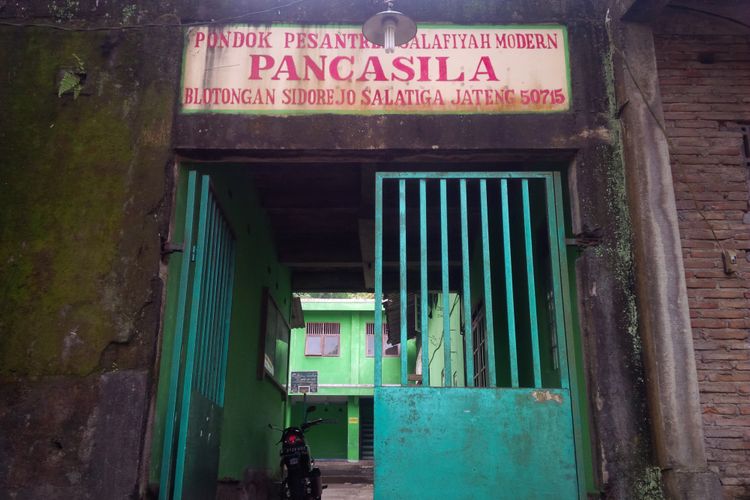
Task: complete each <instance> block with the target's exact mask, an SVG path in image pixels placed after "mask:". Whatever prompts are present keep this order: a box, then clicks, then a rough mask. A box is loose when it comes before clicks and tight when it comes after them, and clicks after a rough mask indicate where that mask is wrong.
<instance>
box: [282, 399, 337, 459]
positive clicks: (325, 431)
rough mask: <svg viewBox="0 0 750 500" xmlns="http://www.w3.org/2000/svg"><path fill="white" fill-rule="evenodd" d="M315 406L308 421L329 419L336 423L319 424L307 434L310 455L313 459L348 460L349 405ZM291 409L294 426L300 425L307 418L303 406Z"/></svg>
mask: <svg viewBox="0 0 750 500" xmlns="http://www.w3.org/2000/svg"><path fill="white" fill-rule="evenodd" d="M314 404H315V406H316V410H315V411H314V412H312V413H310V415H309V416H308V420H313V419H316V418H327V419H332V420H335V422H326V423H323V424H318V425H316V426H315V427H312V428H311V429H310V430H308V431H307V432H306V433H305V440H306V441H307V444H308V445H309V446H310V454H311V455H312V456H313V458H339V459H345V458H347V448H348V446H347V442H348V437H347V433H348V424H347V403H328V404H319V403H314ZM291 407H292V425H300V424H301V423H302V421H303V418H304V416H305V415H304V412H303V405H302V403H294V404H292V405H291Z"/></svg>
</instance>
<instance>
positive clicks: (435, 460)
mask: <svg viewBox="0 0 750 500" xmlns="http://www.w3.org/2000/svg"><path fill="white" fill-rule="evenodd" d="M375 231H376V234H375V303H376V304H379V303H381V302H382V300H383V297H384V296H387V297H391V298H392V297H394V296H397V297H398V301H394V302H393V303H392V305H391V307H392V308H393V307H395V308H400V311H399V312H398V314H396V315H394V314H393V313H392V312H389V314H388V315H387V316H388V318H389V321H390V322H389V325H388V327H389V331H390V332H394V331H396V332H397V337H399V338H398V339H391V342H397V341H400V342H401V344H402V345H407V343H408V342H414V343H416V344H417V347H418V348H417V349H416V352H418V353H420V354H418V357H420V360H419V362H416V360H409V359H407V356H408V355H407V352H408V351H409V349H405V348H402V349H401V381H400V384H398V385H396V386H393V385H384V384H383V383H382V346H381V345H379V344H381V342H382V340H381V339H380V336H378V335H376V336H375V341H376V347H375V353H376V359H375V398H374V405H375V498H376V499H391V498H401V499H423V498H451V499H464V498H465V499H477V498H493V499H496V498H497V499H501V498H508V499H526V498H529V499H532V498H533V499H536V498H556V499H574V498H583V497H584V491H583V484H582V483H583V475H582V474H581V472H580V468H581V463H580V462H581V461H580V460H578V461H576V448H577V436H578V435H579V434H580V431H579V429H578V422H577V421H578V417H577V415H575V412H576V406H575V405H574V401H576V400H577V394H576V387H575V384H574V383H572V382H573V377H572V376H571V375H570V374H571V373H573V370H572V369H571V365H572V359H573V358H572V356H569V354H568V352H569V349H568V348H567V346H572V345H573V343H572V340H571V338H570V335H571V334H572V331H571V330H572V329H571V326H570V323H571V319H570V318H571V315H570V303H569V297H568V296H567V292H566V291H567V289H568V288H567V281H566V275H567V274H566V273H567V268H566V257H565V246H564V229H563V216H562V189H561V182H560V176H559V174H558V173H553V172H533V173H532V172H524V173H511V172H503V173H463V172H462V173H445V172H441V173H421V172H420V173H378V174H377V175H376V215H375ZM384 262H385V263H386V265H385V266H384ZM409 295H412V296H413V297H416V302H417V304H418V305H417V307H415V308H413V310H412V308H410V307H409V305H410V303H411V304H413V303H414V300H411V301H410V300H409V297H408V296H409ZM456 296H459V297H460V300H459V301H455V300H453V298H454V297H456ZM393 304H395V305H393ZM456 304H458V306H457V307H456ZM435 313H437V314H435ZM412 315H415V316H417V317H416V319H414V320H413V319H411V318H410V317H411V316H412ZM456 315H458V316H459V317H460V321H459V322H458V324H460V327H459V328H458V330H460V331H455V330H456V328H454V331H451V324H456V323H455V322H452V319H453V318H454V317H455V316H456ZM394 317H395V318H398V320H397V321H394V320H393V318H394ZM436 321H437V322H438V325H435V324H434V322H436ZM382 322H383V315H382V314H381V313H379V312H378V311H376V314H375V323H376V324H375V331H381V329H382ZM410 323H411V324H412V325H417V326H410ZM431 325H432V327H431ZM435 326H437V328H435ZM410 328H411V329H410ZM436 332H437V333H436ZM435 336H437V337H439V338H435ZM436 346H439V348H438V347H436ZM440 350H442V356H437V357H439V358H441V359H440V360H439V362H438V363H439V364H440V365H441V366H442V367H443V368H442V371H436V370H430V367H431V366H432V364H433V363H436V361H435V358H436V355H437V354H439V353H440ZM411 351H412V352H414V351H415V350H414V349H412V350H411ZM420 363H421V369H420V368H416V369H415V370H414V371H416V372H420V371H421V373H409V370H408V368H409V367H410V366H420ZM458 372H460V373H458ZM430 373H432V374H433V377H430ZM435 373H438V374H441V376H439V377H435V376H434V375H435ZM436 378H437V380H436ZM579 449H580V448H579Z"/></svg>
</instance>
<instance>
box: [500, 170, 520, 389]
mask: <svg viewBox="0 0 750 500" xmlns="http://www.w3.org/2000/svg"><path fill="white" fill-rule="evenodd" d="M500 198H501V204H502V209H503V250H504V251H503V254H504V256H505V305H506V312H507V315H508V353H509V355H510V382H511V386H512V387H518V350H517V348H516V307H515V300H514V298H513V262H512V261H511V257H512V256H511V249H510V214H509V213H508V212H509V210H508V181H507V180H506V179H502V180H501V181H500Z"/></svg>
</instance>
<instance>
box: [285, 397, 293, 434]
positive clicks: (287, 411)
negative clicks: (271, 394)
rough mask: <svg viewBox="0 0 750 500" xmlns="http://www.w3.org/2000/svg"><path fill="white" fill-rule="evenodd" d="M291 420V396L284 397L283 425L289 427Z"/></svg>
mask: <svg viewBox="0 0 750 500" xmlns="http://www.w3.org/2000/svg"><path fill="white" fill-rule="evenodd" d="M291 422H292V398H290V397H288V396H287V398H286V404H285V405H284V427H289V426H290V425H291Z"/></svg>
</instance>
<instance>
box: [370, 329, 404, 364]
mask: <svg viewBox="0 0 750 500" xmlns="http://www.w3.org/2000/svg"><path fill="white" fill-rule="evenodd" d="M365 340H366V342H365V356H367V357H368V358H372V357H375V323H367V327H366V328H365ZM399 354H401V350H400V349H399V345H398V344H395V345H394V344H390V343H389V342H388V325H386V324H383V357H386V358H388V357H395V356H398V355H399Z"/></svg>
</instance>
